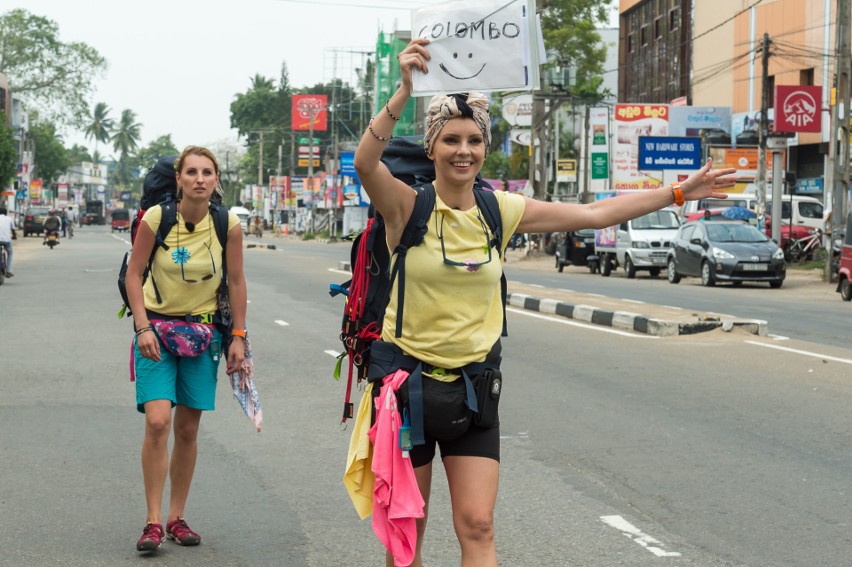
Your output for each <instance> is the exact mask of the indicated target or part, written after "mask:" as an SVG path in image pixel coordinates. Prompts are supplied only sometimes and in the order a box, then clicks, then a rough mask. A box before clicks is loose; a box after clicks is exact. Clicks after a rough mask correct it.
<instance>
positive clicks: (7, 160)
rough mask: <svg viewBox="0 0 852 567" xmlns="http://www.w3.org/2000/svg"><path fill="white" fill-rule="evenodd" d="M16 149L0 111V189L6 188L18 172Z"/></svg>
mask: <svg viewBox="0 0 852 567" xmlns="http://www.w3.org/2000/svg"><path fill="white" fill-rule="evenodd" d="M17 161H18V148H17V147H16V146H15V139H14V138H13V134H12V129H11V128H9V127H8V126H6V113H5V112H3V111H2V110H0V189H5V188H6V187H8V186H9V185H10V184H11V183H12V181H13V180H14V179H15V174H16V173H17V171H18V168H17Z"/></svg>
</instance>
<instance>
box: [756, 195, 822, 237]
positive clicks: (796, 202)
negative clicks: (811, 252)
mask: <svg viewBox="0 0 852 567" xmlns="http://www.w3.org/2000/svg"><path fill="white" fill-rule="evenodd" d="M791 212H792V215H793V220H792V225H793V226H794V227H796V226H805V227H808V228H818V229H820V230H825V220H824V219H823V206H822V203H821V202H820V200H819V199H815V198H814V197H808V196H806V195H783V196H782V197H781V221H782V222H783V224H785V225H789V224H791V222H790V213H791ZM766 214H767V215H770V214H772V197H769V196H768V197H767V200H766Z"/></svg>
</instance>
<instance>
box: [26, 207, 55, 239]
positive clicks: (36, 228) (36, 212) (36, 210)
mask: <svg viewBox="0 0 852 567" xmlns="http://www.w3.org/2000/svg"><path fill="white" fill-rule="evenodd" d="M48 212H50V207H47V206H38V207H30V208H29V209H27V211H26V213H24V236H29V235H31V234H41V233H42V232H44V219H46V218H47V213H48Z"/></svg>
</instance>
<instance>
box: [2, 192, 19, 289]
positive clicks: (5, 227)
mask: <svg viewBox="0 0 852 567" xmlns="http://www.w3.org/2000/svg"><path fill="white" fill-rule="evenodd" d="M16 238H18V235H17V234H16V233H15V225H14V223H12V219H10V218H9V217H7V216H6V207H3V206H0V247H2V248H5V249H6V254H7V260H6V274H5V275H6V277H7V278H11V277H12V276H14V275H15V274H13V273H12V241H13V240H15V239H16Z"/></svg>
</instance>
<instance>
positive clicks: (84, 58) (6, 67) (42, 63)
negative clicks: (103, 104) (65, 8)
mask: <svg viewBox="0 0 852 567" xmlns="http://www.w3.org/2000/svg"><path fill="white" fill-rule="evenodd" d="M105 70H106V60H105V59H104V58H103V57H102V56H101V55H100V54H99V53H98V52H97V50H95V49H94V48H93V47H91V46H89V45H87V44H85V43H82V42H68V43H66V42H62V41H60V39H59V26H58V25H57V24H56V22H54V21H52V20H49V19H48V18H45V17H42V16H36V15H33V14H31V13H30V12H28V11H26V10H23V9H20V8H17V9H14V10H10V11H8V12H6V13H4V14H2V15H0V73H3V74H4V75H6V76H7V77H8V78H9V85H10V88H11V90H12V92H14V93H15V94H16V95H18V96H20V97H21V98H22V99H24V101H25V102H26V103H27V104H28V106H29V107H31V108H33V109H35V110H38V111H39V113H40V115H41V116H42V117H43V118H44V119H45V120H50V121H51V122H53V123H54V124H57V125H72V126H75V127H82V125H83V122H84V119H85V116H86V110H87V108H88V102H87V101H88V100H90V99H91V95H92V93H93V92H94V81H95V80H96V79H97V78H98V77H100V76H101V75H102V74H103V72H104V71H105Z"/></svg>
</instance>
